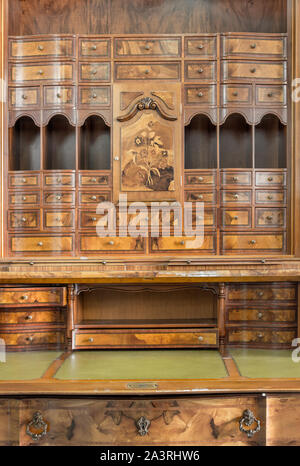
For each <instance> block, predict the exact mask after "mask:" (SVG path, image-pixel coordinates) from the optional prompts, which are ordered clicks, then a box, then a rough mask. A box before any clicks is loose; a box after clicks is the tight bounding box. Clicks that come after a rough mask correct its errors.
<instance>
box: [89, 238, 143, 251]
mask: <svg viewBox="0 0 300 466" xmlns="http://www.w3.org/2000/svg"><path fill="white" fill-rule="evenodd" d="M80 249H81V251H83V252H86V253H88V252H91V253H93V252H102V253H104V252H107V253H110V252H113V253H118V252H123V251H130V252H144V250H145V240H144V238H131V237H124V238H123V237H107V238H101V237H99V236H87V235H82V236H81V237H80Z"/></svg>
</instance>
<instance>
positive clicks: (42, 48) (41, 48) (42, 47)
mask: <svg viewBox="0 0 300 466" xmlns="http://www.w3.org/2000/svg"><path fill="white" fill-rule="evenodd" d="M38 50H40V51H41V52H42V51H43V50H44V46H43V45H41V44H39V46H38Z"/></svg>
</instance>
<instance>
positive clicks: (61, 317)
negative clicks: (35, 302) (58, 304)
mask: <svg viewBox="0 0 300 466" xmlns="http://www.w3.org/2000/svg"><path fill="white" fill-rule="evenodd" d="M64 322H65V311H63V310H53V311H44V310H39V311H36V309H35V308H32V309H28V310H27V311H24V310H22V311H20V310H15V309H13V310H10V311H8V310H5V311H0V325H1V327H2V328H3V327H4V326H8V325H22V326H23V325H25V326H29V325H39V324H64Z"/></svg>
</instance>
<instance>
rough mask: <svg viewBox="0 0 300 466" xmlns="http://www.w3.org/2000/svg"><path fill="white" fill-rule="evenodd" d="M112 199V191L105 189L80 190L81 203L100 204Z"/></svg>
mask: <svg viewBox="0 0 300 466" xmlns="http://www.w3.org/2000/svg"><path fill="white" fill-rule="evenodd" d="M110 200H111V193H110V191H106V192H105V191H103V192H86V191H80V192H79V204H80V205H87V204H91V205H93V204H95V205H96V204H99V203H100V202H108V201H110Z"/></svg>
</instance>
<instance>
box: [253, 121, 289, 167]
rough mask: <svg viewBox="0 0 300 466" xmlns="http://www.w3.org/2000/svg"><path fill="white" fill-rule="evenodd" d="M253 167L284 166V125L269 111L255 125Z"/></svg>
mask: <svg viewBox="0 0 300 466" xmlns="http://www.w3.org/2000/svg"><path fill="white" fill-rule="evenodd" d="M255 168H286V126H285V125H283V124H282V123H281V121H280V119H279V118H278V117H277V116H276V115H273V114H271V113H268V114H267V115H265V116H264V117H263V118H262V119H261V121H260V123H259V124H258V125H256V126H255Z"/></svg>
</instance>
